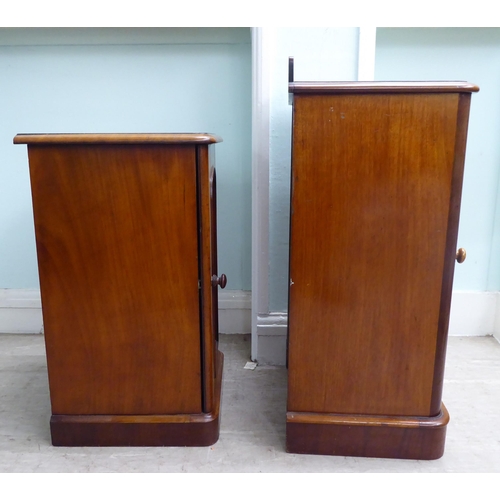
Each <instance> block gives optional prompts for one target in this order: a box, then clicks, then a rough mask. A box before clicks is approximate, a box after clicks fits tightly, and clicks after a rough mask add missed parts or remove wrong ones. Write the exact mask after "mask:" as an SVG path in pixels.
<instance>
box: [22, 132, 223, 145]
mask: <svg viewBox="0 0 500 500" xmlns="http://www.w3.org/2000/svg"><path fill="white" fill-rule="evenodd" d="M215 142H222V139H221V138H220V137H219V136H217V135H214V134H207V133H199V134H191V133H185V134H181V133H176V134H17V135H16V136H15V137H14V144H213V143H215Z"/></svg>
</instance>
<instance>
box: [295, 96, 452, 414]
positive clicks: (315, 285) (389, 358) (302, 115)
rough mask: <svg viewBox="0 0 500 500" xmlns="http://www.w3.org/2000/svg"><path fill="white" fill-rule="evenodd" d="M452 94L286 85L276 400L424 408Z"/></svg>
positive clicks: (444, 218)
mask: <svg viewBox="0 0 500 500" xmlns="http://www.w3.org/2000/svg"><path fill="white" fill-rule="evenodd" d="M458 104H459V95H458V94H452V93H450V94H441V95H440V94H432V93H429V94H404V95H403V94H392V95H391V94H377V95H363V94H360V95H315V96H314V95H312V96H306V95H304V96H298V95H296V96H294V128H293V130H294V132H293V167H292V215H291V250H290V306H289V365H288V366H289V400H288V409H289V411H304V412H332V413H347V414H370V415H414V416H428V415H429V414H430V411H431V398H432V394H433V388H434V387H433V384H434V370H435V361H436V344H437V341H436V339H437V337H438V331H439V329H440V328H441V327H440V324H439V323H440V309H441V300H442V284H443V271H444V264H445V250H446V245H447V236H448V231H449V227H448V220H449V208H450V200H451V198H452V192H451V186H452V178H453V169H454V161H455V143H456V140H455V139H456V135H457V114H458ZM451 231H456V228H451ZM455 234H456V233H455ZM449 293H451V288H450V290H449ZM448 295H449V294H448ZM445 299H446V297H445Z"/></svg>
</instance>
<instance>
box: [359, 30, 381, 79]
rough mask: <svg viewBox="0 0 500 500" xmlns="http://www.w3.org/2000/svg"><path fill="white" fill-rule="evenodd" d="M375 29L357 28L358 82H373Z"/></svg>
mask: <svg viewBox="0 0 500 500" xmlns="http://www.w3.org/2000/svg"><path fill="white" fill-rule="evenodd" d="M376 39H377V28H366V27H365V28H359V48H358V81H372V80H375V47H376Z"/></svg>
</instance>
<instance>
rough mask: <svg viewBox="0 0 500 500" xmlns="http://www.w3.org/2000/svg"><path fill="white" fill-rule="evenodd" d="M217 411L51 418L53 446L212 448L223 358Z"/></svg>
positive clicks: (218, 384)
mask: <svg viewBox="0 0 500 500" xmlns="http://www.w3.org/2000/svg"><path fill="white" fill-rule="evenodd" d="M218 354H219V355H218V356H217V358H218V366H217V377H216V382H215V400H214V411H213V412H211V413H199V414H184V415H52V417H51V419H50V432H51V436H52V444H53V445H54V446H210V445H212V444H214V443H215V442H216V441H217V440H218V439H219V427H220V422H219V411H220V402H221V390H222V367H223V359H224V357H223V355H222V353H218Z"/></svg>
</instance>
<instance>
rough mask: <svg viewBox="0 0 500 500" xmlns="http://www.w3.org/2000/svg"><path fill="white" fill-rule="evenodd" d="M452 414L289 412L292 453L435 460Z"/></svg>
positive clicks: (288, 446) (288, 441)
mask: <svg viewBox="0 0 500 500" xmlns="http://www.w3.org/2000/svg"><path fill="white" fill-rule="evenodd" d="M449 419H450V417H449V414H448V411H447V410H446V408H445V406H444V405H442V406H441V412H440V413H439V414H438V415H436V416H435V417H397V416H387V417H386V416H370V415H339V414H331V413H330V414H320V413H305V412H288V413H287V422H286V449H287V452H289V453H303V454H311V455H341V456H355V457H374V458H405V459H414V460H435V459H437V458H440V457H442V456H443V453H444V444H445V437H446V425H447V424H448V422H449Z"/></svg>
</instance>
